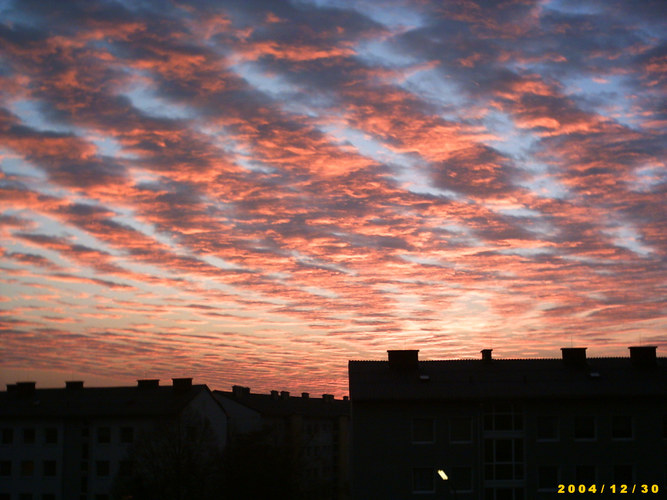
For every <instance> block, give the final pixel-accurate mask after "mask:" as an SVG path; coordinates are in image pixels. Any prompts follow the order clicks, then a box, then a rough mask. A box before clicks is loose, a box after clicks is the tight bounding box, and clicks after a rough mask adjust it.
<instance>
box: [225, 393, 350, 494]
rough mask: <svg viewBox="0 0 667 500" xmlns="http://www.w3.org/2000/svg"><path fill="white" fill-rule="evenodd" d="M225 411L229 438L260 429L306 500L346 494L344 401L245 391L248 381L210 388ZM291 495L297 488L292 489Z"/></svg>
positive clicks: (346, 413) (346, 402)
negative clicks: (281, 455)
mask: <svg viewBox="0 0 667 500" xmlns="http://www.w3.org/2000/svg"><path fill="white" fill-rule="evenodd" d="M214 394H215V396H216V398H218V401H220V403H221V404H222V406H223V407H224V408H225V411H226V413H227V415H228V417H229V433H230V440H231V441H232V442H233V441H234V439H235V437H240V436H243V435H248V434H250V433H262V434H263V436H264V437H265V439H266V442H267V443H269V444H272V445H274V446H278V447H281V449H283V450H285V455H286V456H285V458H284V459H285V460H287V459H288V458H291V459H292V460H293V463H294V473H295V474H296V477H295V478H294V479H295V481H296V483H298V488H299V491H298V494H299V495H300V496H302V497H304V498H308V499H312V500H342V499H347V498H349V489H350V486H349V417H350V402H349V400H347V398H345V399H342V400H341V399H335V398H334V397H333V396H332V395H330V394H324V395H322V397H321V398H319V397H311V396H310V394H308V393H302V394H301V395H300V396H291V395H290V393H289V392H287V391H281V392H278V391H272V392H271V393H270V394H255V393H251V392H250V389H249V388H248V387H241V386H234V387H233V388H232V391H230V392H227V391H214ZM294 495H297V493H294Z"/></svg>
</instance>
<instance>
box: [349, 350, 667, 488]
mask: <svg viewBox="0 0 667 500" xmlns="http://www.w3.org/2000/svg"><path fill="white" fill-rule="evenodd" d="M629 350H630V356H629V357H627V358H588V357H587V356H586V348H563V349H561V351H562V353H561V357H560V358H556V359H494V358H493V356H492V351H491V350H490V349H485V350H483V351H482V356H481V359H477V360H442V361H420V360H419V359H418V351H417V350H403V351H388V359H386V360H383V361H350V362H349V381H350V398H351V403H352V408H351V417H352V418H351V421H352V429H351V439H352V444H351V449H352V455H351V470H352V492H353V498H356V499H359V500H363V499H367V498H383V499H387V500H391V499H409V498H420V499H428V498H438V499H442V498H457V499H460V500H463V499H478V500H523V499H541V498H544V499H546V498H552V497H553V496H554V494H555V493H557V492H558V488H559V485H564V487H563V488H565V489H566V488H568V487H569V485H573V486H574V487H575V488H577V490H578V489H579V488H580V487H581V486H580V485H585V487H586V489H587V490H588V489H589V488H590V487H591V486H593V487H594V488H597V489H598V492H599V489H600V487H602V486H606V488H607V491H608V492H609V493H611V491H610V489H609V488H610V487H611V485H617V486H616V488H617V489H618V490H619V492H620V485H623V484H625V485H630V487H632V485H636V488H641V487H642V485H646V486H647V489H648V490H649V491H650V490H651V489H653V491H654V492H655V490H656V488H658V489H659V490H660V492H663V493H664V491H667V360H666V359H665V358H658V357H657V356H656V350H657V348H656V347H654V346H639V347H630V348H629ZM637 491H639V490H637ZM565 492H566V493H567V489H566V491H565ZM653 496H655V495H653Z"/></svg>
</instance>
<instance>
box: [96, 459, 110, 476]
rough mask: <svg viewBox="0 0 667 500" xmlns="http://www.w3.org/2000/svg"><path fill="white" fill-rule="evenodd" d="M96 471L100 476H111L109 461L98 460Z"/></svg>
mask: <svg viewBox="0 0 667 500" xmlns="http://www.w3.org/2000/svg"><path fill="white" fill-rule="evenodd" d="M95 469H96V472H97V475H98V476H101V477H105V476H108V475H109V461H108V460H98V461H97V462H95Z"/></svg>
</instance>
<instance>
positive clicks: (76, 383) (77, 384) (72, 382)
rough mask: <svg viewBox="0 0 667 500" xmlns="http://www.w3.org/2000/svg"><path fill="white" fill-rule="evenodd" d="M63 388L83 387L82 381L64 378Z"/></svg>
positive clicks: (75, 388) (78, 388) (70, 389)
mask: <svg viewBox="0 0 667 500" xmlns="http://www.w3.org/2000/svg"><path fill="white" fill-rule="evenodd" d="M65 389H67V390H68V391H78V390H81V389H83V381H82V380H66V381H65Z"/></svg>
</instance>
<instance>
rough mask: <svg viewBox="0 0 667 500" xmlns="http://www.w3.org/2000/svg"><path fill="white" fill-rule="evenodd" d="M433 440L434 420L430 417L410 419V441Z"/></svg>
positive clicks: (423, 441)
mask: <svg viewBox="0 0 667 500" xmlns="http://www.w3.org/2000/svg"><path fill="white" fill-rule="evenodd" d="M434 441H435V421H434V420H433V419H432V418H415V419H413V420H412V442H413V443H432V442H434Z"/></svg>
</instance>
